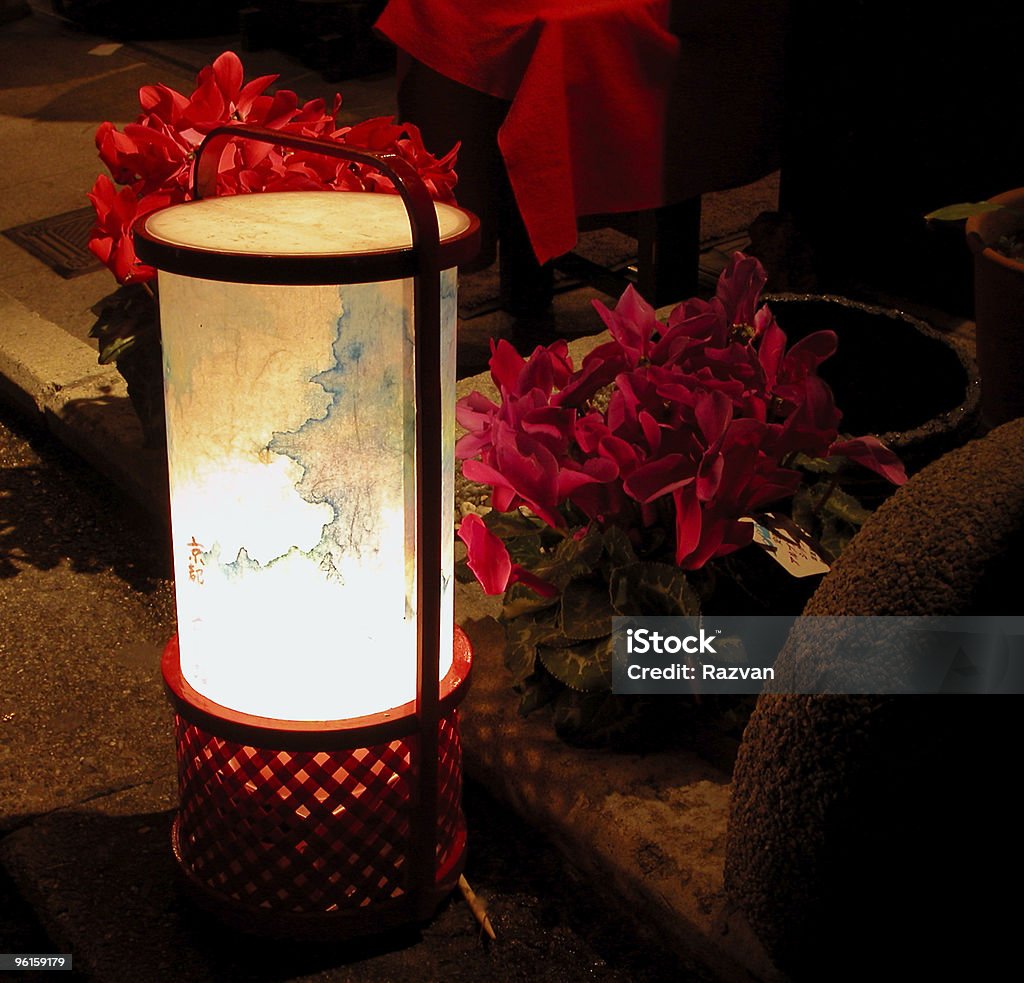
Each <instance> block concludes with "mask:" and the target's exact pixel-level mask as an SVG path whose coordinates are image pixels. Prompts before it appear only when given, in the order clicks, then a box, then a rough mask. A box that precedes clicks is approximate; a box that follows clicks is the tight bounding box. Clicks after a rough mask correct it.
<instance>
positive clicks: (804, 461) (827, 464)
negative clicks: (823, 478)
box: [792, 451, 843, 474]
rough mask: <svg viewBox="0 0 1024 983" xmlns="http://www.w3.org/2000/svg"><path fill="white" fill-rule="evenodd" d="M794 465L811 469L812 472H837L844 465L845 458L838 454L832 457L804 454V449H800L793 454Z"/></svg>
mask: <svg viewBox="0 0 1024 983" xmlns="http://www.w3.org/2000/svg"><path fill="white" fill-rule="evenodd" d="M792 464H793V467H795V468H802V469H803V470H804V471H810V472H811V473H812V474H835V473H836V472H837V471H839V470H840V469H841V468H842V466H843V460H841V459H840V458H839V457H838V456H837V455H833V456H832V457H811V456H810V455H808V454H804V452H803V451H798V452H797V453H796V454H794V455H793V461H792Z"/></svg>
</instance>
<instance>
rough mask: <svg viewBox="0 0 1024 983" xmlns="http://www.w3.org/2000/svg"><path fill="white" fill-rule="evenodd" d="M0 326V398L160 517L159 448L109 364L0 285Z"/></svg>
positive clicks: (162, 466)
mask: <svg viewBox="0 0 1024 983" xmlns="http://www.w3.org/2000/svg"><path fill="white" fill-rule="evenodd" d="M0 325H3V331H2V333H0V396H3V397H4V398H5V399H7V400H8V401H9V402H10V403H11V404H12V405H13V406H14V407H15V408H16V409H17V410H18V411H19V412H20V413H21V414H22V415H23V416H25V417H27V418H29V419H31V420H34V421H35V422H37V423H40V424H41V425H42V426H44V427H46V428H47V429H48V430H49V431H50V432H51V433H52V434H53V435H54V436H55V437H56V438H57V439H58V440H60V441H61V443H63V444H65V445H66V446H67V447H69V448H70V449H71V450H73V451H75V452H76V453H77V454H79V455H80V456H81V457H82V458H84V459H85V460H86V461H88V462H89V463H90V464H91V465H92V466H93V467H95V468H96V469H97V470H98V471H99V472H100V473H101V474H104V475H106V476H107V477H109V478H110V479H111V480H112V481H114V483H115V484H117V485H118V486H119V487H120V488H122V489H123V490H124V491H126V492H127V493H128V494H129V495H130V496H131V497H132V498H133V499H134V500H135V501H136V502H137V503H138V504H139V505H141V506H142V507H143V508H145V509H146V510H147V511H149V512H151V513H153V514H154V515H155V516H156V517H157V518H159V519H161V521H166V518H167V508H166V502H167V481H166V470H167V468H166V460H165V457H164V453H163V451H162V450H156V449H153V448H150V447H146V446H145V445H144V443H143V438H142V428H141V426H140V425H139V421H138V418H137V417H136V415H135V411H134V410H133V409H132V406H131V402H130V401H129V399H128V390H127V387H126V385H125V382H124V379H123V378H122V377H121V375H120V374H119V373H118V371H117V369H116V368H114V367H113V366H104V365H100V364H99V362H98V361H97V356H96V350H95V349H94V348H92V347H91V346H89V345H86V344H84V343H82V342H81V341H79V340H78V339H76V338H74V337H72V336H71V335H69V334H68V333H67V332H66V331H64V330H63V329H62V328H60V327H58V326H57V325H56V324H53V323H52V322H50V321H47V320H46V319H45V318H43V317H40V316H39V315H38V314H37V313H36V312H35V311H32V310H30V309H29V308H27V307H26V306H25V305H24V304H22V303H21V302H20V301H18V300H16V299H14V298H13V297H11V296H10V295H9V294H8V293H6V292H5V291H2V290H0Z"/></svg>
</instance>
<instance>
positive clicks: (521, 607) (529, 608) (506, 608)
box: [501, 584, 561, 621]
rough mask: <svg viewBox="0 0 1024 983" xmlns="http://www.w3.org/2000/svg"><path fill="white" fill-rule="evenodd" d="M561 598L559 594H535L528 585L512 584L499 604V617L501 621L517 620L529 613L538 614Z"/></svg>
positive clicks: (551, 606)
mask: <svg viewBox="0 0 1024 983" xmlns="http://www.w3.org/2000/svg"><path fill="white" fill-rule="evenodd" d="M559 600H561V598H560V596H559V595H557V594H556V595H555V596H554V597H541V595H539V594H535V593H534V592H533V591H532V590H530V588H529V587H524V586H523V585H522V584H513V585H512V586H511V587H509V589H508V590H507V591H505V598H504V601H503V602H502V606H501V617H502V620H503V621H517V620H518V619H519V618H524V617H527V616H529V615H535V614H538V613H539V612H541V611H546V610H547V609H548V608H553V607H554V606H555V605H556V604H558V602H559Z"/></svg>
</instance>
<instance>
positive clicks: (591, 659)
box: [537, 635, 613, 692]
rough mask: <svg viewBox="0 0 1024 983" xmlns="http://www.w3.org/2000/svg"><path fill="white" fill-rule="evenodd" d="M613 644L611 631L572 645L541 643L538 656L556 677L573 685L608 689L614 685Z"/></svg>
mask: <svg viewBox="0 0 1024 983" xmlns="http://www.w3.org/2000/svg"><path fill="white" fill-rule="evenodd" d="M612 648H613V645H612V637H611V635H608V636H606V637H604V638H598V639H594V640H593V641H588V642H580V643H579V644H577V645H573V646H571V647H569V648H552V647H550V646H548V645H538V646H537V657H538V658H539V659H540V661H541V664H542V665H543V666H544V668H545V669H547V671H548V672H550V673H551V675H552V676H554V677H555V679H557V680H558V681H559V682H560V683H562V684H564V685H565V686H568V687H569V688H570V689H575V690H580V691H581V692H589V691H592V690H608V689H611V685H612Z"/></svg>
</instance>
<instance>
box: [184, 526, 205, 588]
mask: <svg viewBox="0 0 1024 983" xmlns="http://www.w3.org/2000/svg"><path fill="white" fill-rule="evenodd" d="M188 550H189V554H188V557H189V559H188V579H189V580H191V581H192V582H193V583H196V584H200V585H202V583H203V573H204V568H205V567H206V559H205V557H204V555H203V554H204V553H206V547H205V546H203V545H202V544H201V543H198V542H196V537H195V536H193V537H192V538H191V539H190V540H189V542H188Z"/></svg>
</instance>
